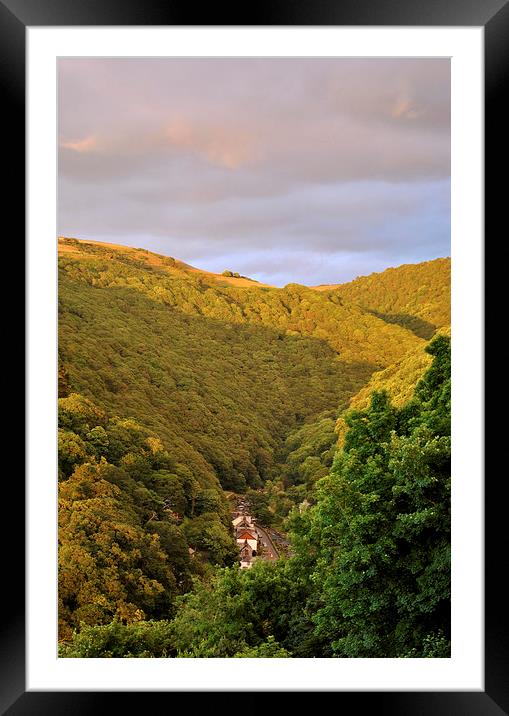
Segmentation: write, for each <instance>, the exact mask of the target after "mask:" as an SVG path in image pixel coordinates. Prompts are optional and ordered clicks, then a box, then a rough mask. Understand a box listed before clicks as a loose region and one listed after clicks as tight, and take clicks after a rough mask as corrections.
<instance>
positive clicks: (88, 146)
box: [59, 137, 97, 154]
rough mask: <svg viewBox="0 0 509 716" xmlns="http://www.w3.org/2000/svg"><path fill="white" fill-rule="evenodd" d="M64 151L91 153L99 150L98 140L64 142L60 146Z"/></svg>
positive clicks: (85, 139)
mask: <svg viewBox="0 0 509 716" xmlns="http://www.w3.org/2000/svg"><path fill="white" fill-rule="evenodd" d="M59 146H60V147H61V148H62V149H70V150H72V151H73V152H79V153H80V154H81V152H90V151H94V149H97V139H96V138H95V137H84V138H83V139H78V140H76V141H74V142H64V141H63V140H62V141H61V142H60V145H59Z"/></svg>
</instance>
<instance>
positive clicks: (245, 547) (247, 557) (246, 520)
mask: <svg viewBox="0 0 509 716" xmlns="http://www.w3.org/2000/svg"><path fill="white" fill-rule="evenodd" d="M232 523H233V526H234V528H235V538H236V540H237V544H238V545H239V561H240V568H241V569H249V568H250V567H252V565H253V560H254V559H255V558H256V556H257V554H258V532H257V530H256V527H255V525H254V520H253V518H252V517H251V515H247V514H246V513H245V512H234V513H233V519H232Z"/></svg>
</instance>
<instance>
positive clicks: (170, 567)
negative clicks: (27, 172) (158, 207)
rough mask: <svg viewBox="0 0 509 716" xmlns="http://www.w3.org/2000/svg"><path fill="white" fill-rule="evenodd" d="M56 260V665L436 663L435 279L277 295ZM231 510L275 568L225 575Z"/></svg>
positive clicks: (445, 644) (438, 467) (199, 277)
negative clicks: (245, 519) (286, 544)
mask: <svg viewBox="0 0 509 716" xmlns="http://www.w3.org/2000/svg"><path fill="white" fill-rule="evenodd" d="M59 247H60V251H61V256H60V259H59V265H60V274H59V395H60V398H59V475H58V478H59V604H60V607H59V624H60V635H59V638H60V642H61V647H60V648H61V655H63V656H71V657H77V656H103V657H108V656H110V657H111V656H124V657H125V656H148V657H154V658H158V657H202V656H205V657H218V656H228V657H243V658H246V657H256V658H281V657H305V656H320V657H331V656H332V657H359V656H401V657H412V656H419V657H422V656H424V657H428V656H431V657H432V656H445V655H448V650H449V648H450V645H449V639H450V633H449V621H450V620H449V520H450V517H449V491H450V467H449V461H450V427H449V425H450V338H449V334H450V328H449V325H450V318H449V291H450V286H449V280H450V278H449V277H450V261H449V260H448V259H437V260H436V261H432V262H426V263H425V264H417V265H412V266H402V267H400V268H397V269H389V270H388V271H386V272H384V273H381V274H372V275H371V276H369V277H365V278H360V279H357V280H356V281H354V282H352V283H351V284H345V285H344V286H338V287H334V288H330V287H328V288H327V290H314V289H311V288H307V287H305V286H300V285H298V284H289V285H288V286H286V287H285V288H284V289H276V288H273V287H267V286H261V285H257V284H256V282H254V281H251V280H249V279H247V278H246V277H242V276H240V275H239V276H237V275H236V272H232V271H229V270H228V271H225V272H224V275H216V274H208V273H207V272H201V271H198V270H196V269H193V268H192V267H189V266H187V265H186V264H182V262H179V261H178V260H177V259H174V258H173V257H163V256H159V255H157V254H151V253H150V252H147V251H144V250H141V249H128V248H127V247H116V248H115V247H111V246H101V245H100V244H92V243H86V242H79V241H76V240H73V239H62V240H61V241H60V242H59ZM229 274H231V276H230V275H229ZM232 493H235V494H242V495H245V496H246V498H247V499H248V500H249V504H250V505H251V507H252V510H253V513H254V514H255V516H256V517H257V519H258V520H259V522H260V523H261V524H264V525H266V526H267V527H270V526H272V527H275V528H277V529H279V530H283V531H284V533H285V534H286V535H288V536H289V539H290V542H291V545H292V549H291V552H290V554H289V555H288V556H287V557H282V558H280V559H279V560H277V561H275V562H263V561H258V562H256V563H255V564H254V566H253V567H252V569H249V570H244V571H243V570H239V569H238V551H237V545H236V543H235V540H234V536H233V531H232V526H231V504H230V503H229V501H228V499H227V498H228V496H229V495H231V494H232Z"/></svg>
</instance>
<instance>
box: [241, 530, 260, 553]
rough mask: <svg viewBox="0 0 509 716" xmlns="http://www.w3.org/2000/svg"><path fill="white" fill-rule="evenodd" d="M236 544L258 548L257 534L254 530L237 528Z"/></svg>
mask: <svg viewBox="0 0 509 716" xmlns="http://www.w3.org/2000/svg"><path fill="white" fill-rule="evenodd" d="M237 544H242V545H243V544H248V545H249V546H250V547H251V549H254V550H256V549H257V548H258V536H257V534H256V532H254V530H253V531H251V532H250V531H248V530H245V529H244V530H239V531H238V532H237Z"/></svg>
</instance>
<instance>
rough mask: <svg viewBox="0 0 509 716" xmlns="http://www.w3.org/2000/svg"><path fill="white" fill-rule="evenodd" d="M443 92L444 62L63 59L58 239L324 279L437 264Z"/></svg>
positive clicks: (441, 246) (444, 173) (444, 219)
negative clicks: (329, 260)
mask: <svg viewBox="0 0 509 716" xmlns="http://www.w3.org/2000/svg"><path fill="white" fill-rule="evenodd" d="M449 84H450V79H449V62H448V60H418V59H415V60H412V59H401V60H400V59H391V60H363V59H358V60H357V59H332V58H330V59H309V60H304V59H276V60H272V59H214V60H211V59H188V60H184V59H164V58H163V59H126V58H122V59H65V60H60V61H59V137H60V155H59V206H58V209H59V232H60V233H62V234H65V235H75V236H80V237H83V238H97V239H103V240H116V241H117V242H118V243H122V242H124V243H127V242H128V241H132V242H135V243H136V245H145V246H146V247H147V248H153V249H155V250H161V252H162V253H165V252H168V253H171V254H172V255H176V256H179V257H180V258H182V259H184V260H190V259H191V258H193V257H196V258H197V259H199V260H201V259H203V261H205V262H208V264H209V266H212V265H215V263H217V261H218V260H219V259H222V258H223V257H224V255H225V252H230V253H231V254H233V253H234V252H240V256H241V257H243V258H241V259H240V260H241V261H242V260H245V261H247V257H248V256H249V257H250V259H249V261H250V262H251V263H250V264H249V267H250V270H251V271H254V270H259V271H266V272H267V270H268V267H267V266H266V265H265V264H264V261H267V251H270V254H271V255H274V251H275V252H276V254H277V252H278V251H279V252H280V254H281V255H283V253H284V254H285V256H286V258H287V260H286V262H285V265H286V266H288V267H289V266H295V271H298V270H299V269H298V265H299V264H298V261H297V263H295V262H293V261H291V260H290V257H291V255H292V254H291V251H290V249H292V250H293V252H294V255H295V257H298V256H299V255H301V254H299V252H301V253H302V252H304V254H306V255H308V254H309V256H308V258H307V265H308V266H314V267H315V269H314V270H315V271H316V272H317V275H318V273H319V274H320V276H322V273H323V271H326V270H327V266H325V268H324V267H323V266H324V261H323V255H327V256H329V257H330V256H335V257H336V258H337V257H338V256H342V257H343V259H342V263H341V262H340V263H341V266H342V267H343V268H344V267H345V266H349V267H350V268H351V269H352V270H353V268H354V266H356V265H357V264H356V261H357V259H354V258H352V257H357V258H358V259H359V260H365V261H366V262H367V263H366V268H365V271H364V272H368V273H369V271H370V270H372V269H370V266H371V264H373V265H374V264H375V263H376V261H382V262H383V260H384V257H385V260H386V261H389V259H390V258H391V257H397V256H398V249H399V254H400V255H405V256H407V257H408V256H410V257H411V256H412V252H413V255H415V256H419V257H420V256H421V255H425V256H427V257H428V258H430V257H433V255H446V254H447V253H448V252H449V163H450V136H449V123H450V107H449V104H450V99H449V98H450V86H449ZM158 247H159V249H158ZM167 247H169V249H170V250H168V248H167ZM310 247H312V248H310ZM426 251H427V252H428V253H427V254H426ZM310 252H311V253H310ZM391 252H392V253H391ZM346 254H348V255H349V256H350V257H351V258H350V260H349V261H347V262H345V260H344V256H345V255H346ZM310 256H313V257H314V258H313V259H311V258H310ZM376 256H379V258H378V259H377V258H375V257H376ZM296 260H297V258H296ZM334 260H336V259H334ZM338 260H339V259H338ZM391 260H392V259H391ZM405 260H408V259H405ZM418 260H422V259H420V258H419V259H418ZM253 262H254V263H253ZM256 262H258V269H256V265H255V264H256ZM278 265H279V264H278V261H277V260H276V261H275V263H274V267H275V268H274V271H276V273H274V276H279V274H280V273H281V272H279V273H277V271H278V270H279V269H277V266H278ZM387 265H389V263H387ZM338 266H339V264H338ZM320 267H322V268H320ZM239 270H240V269H239ZM270 270H272V269H270ZM342 270H343V269H342ZM281 275H282V274H281ZM285 275H287V273H286V274H285ZM277 280H280V279H279V278H278V279H277ZM331 280H333V279H332V278H331ZM316 282H319V281H316ZM325 282H326V281H325Z"/></svg>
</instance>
